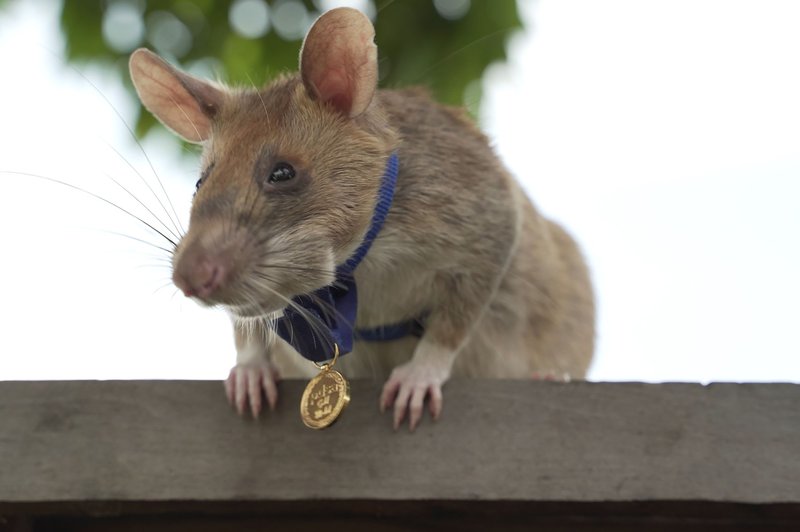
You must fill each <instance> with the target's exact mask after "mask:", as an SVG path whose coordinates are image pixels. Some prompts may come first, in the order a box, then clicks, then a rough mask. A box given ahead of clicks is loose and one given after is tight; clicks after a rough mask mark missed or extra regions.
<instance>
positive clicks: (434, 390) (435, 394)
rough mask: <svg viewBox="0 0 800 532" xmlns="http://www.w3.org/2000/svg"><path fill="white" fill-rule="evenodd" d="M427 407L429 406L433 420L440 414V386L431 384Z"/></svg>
mask: <svg viewBox="0 0 800 532" xmlns="http://www.w3.org/2000/svg"><path fill="white" fill-rule="evenodd" d="M428 408H430V411H431V416H432V417H433V420H434V421H436V420H438V419H439V416H441V415H442V388H441V387H440V386H431V389H430V398H429V399H428Z"/></svg>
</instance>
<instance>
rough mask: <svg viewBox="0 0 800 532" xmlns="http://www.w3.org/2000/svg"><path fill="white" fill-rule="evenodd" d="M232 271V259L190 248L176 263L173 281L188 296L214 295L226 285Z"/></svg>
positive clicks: (201, 297)
mask: <svg viewBox="0 0 800 532" xmlns="http://www.w3.org/2000/svg"><path fill="white" fill-rule="evenodd" d="M230 271H231V264H230V261H229V260H227V259H225V258H224V257H222V256H219V255H217V256H214V255H212V254H209V253H206V252H205V251H204V250H196V251H194V250H188V252H187V253H184V254H182V255H181V256H180V257H179V259H178V261H177V262H176V263H175V266H174V269H173V272H172V281H173V282H174V283H175V286H177V287H178V288H180V289H181V291H182V292H183V294H184V295H185V296H186V297H191V296H196V297H199V298H200V299H207V298H211V297H213V296H214V295H215V294H216V293H217V292H218V291H219V290H220V288H221V287H222V286H224V285H225V282H226V281H227V279H228V277H229V275H230Z"/></svg>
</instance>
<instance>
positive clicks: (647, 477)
mask: <svg viewBox="0 0 800 532" xmlns="http://www.w3.org/2000/svg"><path fill="white" fill-rule="evenodd" d="M302 388H303V383H300V382H292V381H290V382H284V383H282V384H281V394H282V396H281V405H280V407H279V409H278V410H277V411H276V412H274V413H268V414H267V415H265V416H264V417H263V419H261V420H260V421H258V422H255V421H252V420H243V419H240V418H238V417H237V416H236V415H235V414H234V413H233V412H232V411H231V410H230V409H229V407H228V405H227V404H226V402H225V400H224V396H223V392H222V386H221V384H220V383H219V382H191V381H129V382H120V381H106V382H95V381H82V382H0V513H2V511H3V510H5V512H10V511H12V510H13V509H14V508H22V507H24V506H26V505H30V504H32V503H34V504H35V503H59V502H64V503H68V502H70V501H81V502H83V503H88V504H90V503H92V502H102V501H115V502H118V503H119V502H122V503H124V502H126V501H130V502H137V503H141V502H165V501H171V502H176V501H178V502H179V501H194V502H197V501H216V502H226V501H227V502H232V501H239V502H242V501H244V502H247V501H275V502H281V501H308V500H316V499H321V500H326V501H336V500H343V501H347V500H350V501H352V500H362V501H415V500H433V501H538V502H547V501H554V502H556V501H567V502H573V503H580V502H593V501H595V502H596V501H607V502H608V501H611V502H614V501H617V502H631V501H708V502H717V503H746V504H767V503H791V504H794V505H796V504H798V503H799V502H800V386H798V385H791V384H714V385H711V386H701V385H693V384H661V385H655V384H638V383H630V384H629V383H624V384H622V383H621V384H593V383H571V384H556V383H544V382H522V381H453V382H451V383H449V384H448V385H447V387H446V388H445V411H444V414H443V417H442V419H441V420H440V421H439V422H437V423H433V422H431V421H430V420H429V419H425V420H424V422H423V424H422V425H421V426H420V427H419V428H418V429H417V431H416V432H415V433H413V434H410V433H409V432H408V430H407V429H405V430H400V431H398V432H397V433H395V432H394V431H393V430H392V428H391V420H390V417H389V415H388V414H387V415H385V416H381V415H380V414H379V412H378V408H377V403H378V401H377V397H378V393H379V390H380V386H379V384H377V383H373V382H368V381H358V382H354V383H352V401H351V404H350V406H349V407H348V409H347V410H346V411H345V413H344V414H343V416H342V418H341V420H340V421H339V422H338V423H337V424H336V425H334V426H333V427H331V428H329V429H327V430H324V431H313V430H310V429H307V428H306V427H305V426H304V425H303V424H302V423H301V421H300V419H299V415H298V402H299V398H300V394H301V393H302Z"/></svg>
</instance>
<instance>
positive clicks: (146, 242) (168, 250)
mask: <svg viewBox="0 0 800 532" xmlns="http://www.w3.org/2000/svg"><path fill="white" fill-rule="evenodd" d="M99 231H100V232H103V233H108V234H110V235H115V236H121V237H122V238H127V239H129V240H134V241H136V242H139V243H141V244H146V245H148V246H151V247H154V248H156V249H158V250H161V251H164V252H166V253H169V254H170V255H172V254H173V253H175V250H174V249H169V248H165V247H162V246H159V245H158V244H153V243H152V242H150V241H148V240H145V239H143V238H138V237H135V236H132V235H128V234H125V233H120V232H117V231H111V230H108V229H99Z"/></svg>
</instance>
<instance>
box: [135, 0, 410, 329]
mask: <svg viewBox="0 0 800 532" xmlns="http://www.w3.org/2000/svg"><path fill="white" fill-rule="evenodd" d="M373 37H374V30H373V28H372V24H371V23H370V21H369V20H368V19H367V18H366V17H365V16H364V15H363V14H361V13H359V12H358V11H355V10H353V9H345V8H342V9H335V10H332V11H329V12H327V13H326V14H324V15H323V16H322V17H320V18H319V19H318V20H317V21H316V23H315V24H314V26H313V27H312V28H311V30H309V33H308V35H307V36H306V39H305V41H304V43H303V48H302V51H301V54H300V75H299V76H298V75H294V76H289V77H284V78H281V79H279V80H277V81H275V82H273V83H272V84H270V85H269V86H267V87H266V88H264V89H263V90H255V89H254V90H242V89H229V88H226V87H223V86H221V85H219V84H215V83H211V82H208V81H204V80H200V79H197V78H195V77H192V76H190V75H188V74H186V73H183V72H180V71H178V70H177V69H175V68H173V67H172V66H170V65H169V64H168V63H166V62H165V61H164V60H162V59H161V58H159V57H158V56H156V55H155V54H153V53H151V52H148V51H147V50H137V51H136V52H134V54H133V55H132V56H131V59H130V69H131V77H132V79H133V82H134V85H135V86H136V90H137V92H138V93H139V97H140V98H141V100H142V103H143V104H144V106H145V107H146V108H147V109H148V110H150V112H152V113H153V114H154V115H155V116H156V117H157V118H158V119H159V120H160V121H161V122H162V123H163V124H165V125H166V126H167V127H169V128H170V129H172V130H173V131H175V132H176V133H177V134H178V135H180V136H181V137H183V138H184V139H186V140H188V141H190V142H195V143H200V144H202V145H203V155H202V161H203V163H202V174H201V177H200V180H199V181H198V182H197V193H196V195H195V198H194V202H193V204H192V211H191V220H190V223H189V229H188V231H187V232H186V235H185V236H184V237H183V238H182V239H181V241H180V243H179V244H178V246H177V249H176V251H175V254H174V258H173V280H174V281H175V284H176V285H177V286H178V287H179V288H181V290H183V292H184V293H185V294H186V295H187V296H194V297H196V298H198V299H199V300H201V301H203V302H204V303H207V304H223V305H225V306H227V307H229V308H230V310H231V311H232V312H233V313H234V314H236V315H238V316H240V317H258V316H264V315H266V314H269V313H272V312H275V311H277V310H280V309H281V308H283V307H285V306H286V304H287V299H288V298H291V297H292V296H294V295H298V294H303V293H308V292H311V291H313V290H315V289H317V288H320V287H322V286H325V285H328V284H330V283H331V282H332V281H333V280H334V278H335V268H336V265H337V264H340V263H342V262H344V261H345V260H346V259H347V258H348V257H349V256H350V254H352V253H353V251H354V250H355V249H356V248H357V247H358V245H359V244H360V242H361V239H362V237H363V236H364V234H365V233H366V230H367V228H368V226H369V222H370V219H371V216H372V210H373V208H374V205H375V199H376V194H377V190H378V187H379V185H380V180H381V176H382V174H383V171H384V166H385V164H386V161H387V158H388V157H389V155H390V153H391V151H392V150H393V148H394V147H395V145H396V138H395V135H394V133H393V132H392V131H391V129H390V128H388V126H387V125H386V120H385V117H384V115H383V113H382V112H381V110H380V109H379V106H378V105H377V104H376V103H372V100H373V95H374V93H375V89H376V80H377V59H376V55H377V54H376V48H375V45H374V44H373Z"/></svg>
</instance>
